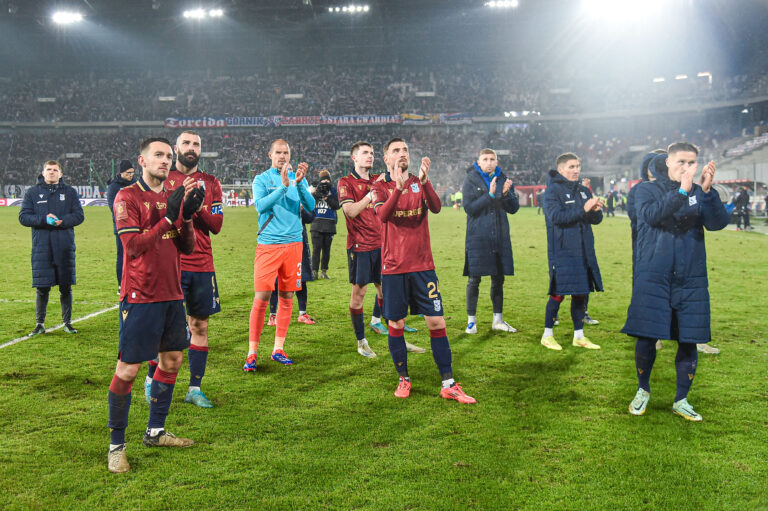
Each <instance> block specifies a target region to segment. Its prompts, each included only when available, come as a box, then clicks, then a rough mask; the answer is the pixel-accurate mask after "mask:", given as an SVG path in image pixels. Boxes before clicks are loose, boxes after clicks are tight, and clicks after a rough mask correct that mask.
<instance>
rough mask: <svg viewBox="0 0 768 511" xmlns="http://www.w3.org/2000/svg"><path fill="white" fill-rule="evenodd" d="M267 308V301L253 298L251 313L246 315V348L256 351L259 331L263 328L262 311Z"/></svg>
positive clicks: (259, 336)
mask: <svg viewBox="0 0 768 511" xmlns="http://www.w3.org/2000/svg"><path fill="white" fill-rule="evenodd" d="M266 310H267V301H266V300H259V299H257V298H254V299H253V306H252V307H251V315H250V316H249V317H248V349H249V350H250V351H252V352H253V353H256V351H258V349H259V339H261V331H262V330H263V329H264V313H265V312H266Z"/></svg>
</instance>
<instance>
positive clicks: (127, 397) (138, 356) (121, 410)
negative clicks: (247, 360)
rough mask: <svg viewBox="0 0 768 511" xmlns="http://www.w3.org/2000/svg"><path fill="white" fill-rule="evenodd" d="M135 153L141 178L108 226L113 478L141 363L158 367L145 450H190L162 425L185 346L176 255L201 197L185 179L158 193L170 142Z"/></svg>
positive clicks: (184, 249) (149, 143)
mask: <svg viewBox="0 0 768 511" xmlns="http://www.w3.org/2000/svg"><path fill="white" fill-rule="evenodd" d="M140 151H141V154H140V155H139V165H141V167H142V169H143V170H142V176H141V177H140V178H139V179H138V181H137V182H136V183H135V184H133V185H131V186H127V187H125V188H123V189H122V190H120V192H118V194H117V197H116V198H115V222H116V223H117V232H118V234H119V235H120V241H122V243H123V249H124V251H125V259H124V260H123V281H122V282H121V284H120V344H119V348H118V355H117V365H116V366H115V374H114V376H113V377H112V382H111V383H110V385H109V395H108V402H109V423H108V425H109V431H110V445H109V454H108V457H107V459H108V465H107V466H108V468H109V471H110V472H115V473H122V472H127V471H128V470H129V469H130V466H129V465H128V459H127V456H126V453H125V430H126V427H127V426H128V411H129V409H130V406H131V388H132V387H133V381H134V380H135V379H136V374H137V373H138V371H139V367H140V366H141V363H142V362H145V361H149V360H152V359H154V358H157V359H158V360H159V364H158V367H157V370H156V371H155V376H154V378H153V380H152V385H151V389H150V404H149V421H148V423H147V429H146V433H145V434H144V441H143V443H144V445H146V446H147V447H187V446H190V445H192V444H193V443H194V442H193V441H192V440H190V439H188V438H177V437H176V436H174V435H172V434H171V433H168V432H166V431H165V420H166V418H167V417H168V409H169V408H170V406H171V399H172V397H173V388H174V386H175V384H176V376H177V375H178V372H179V367H180V366H181V362H182V360H183V354H182V351H183V350H184V349H186V348H187V347H188V346H189V340H188V339H187V335H186V326H185V323H184V306H183V304H182V299H183V298H184V295H183V294H182V292H181V285H180V278H181V275H180V274H181V269H180V264H179V253H180V252H181V253H184V254H191V253H192V252H193V251H194V249H195V229H194V226H193V225H192V216H193V215H194V214H195V212H197V211H198V210H199V209H200V207H201V206H202V204H203V200H204V198H205V190H204V189H202V188H198V187H197V183H196V182H195V181H194V180H193V179H191V178H186V179H185V181H184V186H183V187H180V188H178V189H177V190H175V191H174V192H173V193H169V192H168V191H167V190H166V189H165V188H164V186H163V183H164V182H165V180H166V179H167V177H168V172H169V171H170V168H171V162H172V161H173V150H172V149H171V143H170V142H168V141H167V140H166V139H164V138H149V139H146V140H144V141H143V142H142V143H141V146H140ZM185 194H186V197H185ZM182 201H183V205H182ZM179 213H181V219H179Z"/></svg>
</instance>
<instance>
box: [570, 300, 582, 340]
mask: <svg viewBox="0 0 768 511" xmlns="http://www.w3.org/2000/svg"><path fill="white" fill-rule="evenodd" d="M571 319H572V320H573V329H574V331H575V330H582V329H583V328H584V295H573V296H571Z"/></svg>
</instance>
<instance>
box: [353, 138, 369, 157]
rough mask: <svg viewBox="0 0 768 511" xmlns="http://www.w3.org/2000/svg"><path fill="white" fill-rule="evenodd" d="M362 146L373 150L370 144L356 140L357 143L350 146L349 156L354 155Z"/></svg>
mask: <svg viewBox="0 0 768 511" xmlns="http://www.w3.org/2000/svg"><path fill="white" fill-rule="evenodd" d="M364 145H367V146H368V147H370V148H371V149H373V144H371V143H370V142H366V141H365V140H358V141H357V142H355V143H354V144H352V148H351V149H350V150H349V154H350V155H352V154H355V153H356V152H357V150H358V149H360V148H361V147H363V146H364Z"/></svg>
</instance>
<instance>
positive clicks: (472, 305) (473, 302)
mask: <svg viewBox="0 0 768 511" xmlns="http://www.w3.org/2000/svg"><path fill="white" fill-rule="evenodd" d="M480 280H482V279H481V277H469V278H468V279H467V316H474V315H475V314H477V297H478V296H480Z"/></svg>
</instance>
